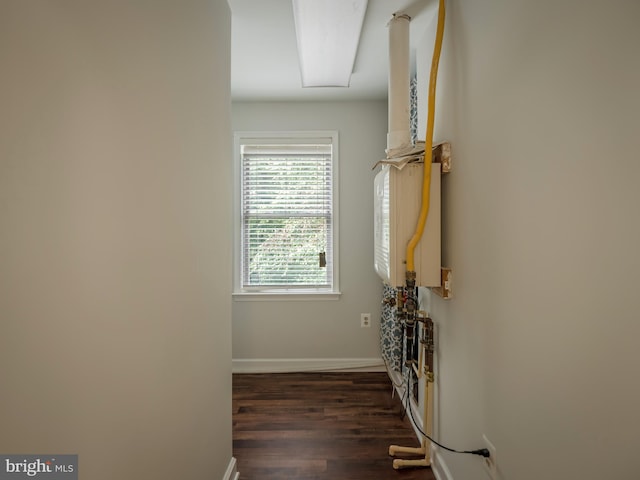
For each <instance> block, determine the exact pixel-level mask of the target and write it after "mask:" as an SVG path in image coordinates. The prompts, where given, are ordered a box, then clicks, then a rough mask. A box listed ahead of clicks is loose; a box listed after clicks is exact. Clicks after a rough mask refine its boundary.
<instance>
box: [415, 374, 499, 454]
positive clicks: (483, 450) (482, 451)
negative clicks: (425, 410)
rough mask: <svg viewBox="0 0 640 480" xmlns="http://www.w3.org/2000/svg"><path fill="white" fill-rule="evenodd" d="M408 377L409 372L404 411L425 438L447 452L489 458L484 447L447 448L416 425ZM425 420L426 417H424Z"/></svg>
mask: <svg viewBox="0 0 640 480" xmlns="http://www.w3.org/2000/svg"><path fill="white" fill-rule="evenodd" d="M410 378H411V372H409V375H407V386H406V388H405V393H404V396H405V407H404V409H405V412H406V411H408V412H409V416H410V417H411V421H412V422H413V425H414V426H415V427H416V429H418V431H419V432H420V433H421V434H422V435H423V436H424V437H425V438H426V439H427V440H429V441H430V442H431V443H435V444H436V445H438V446H439V447H440V448H442V449H444V450H447V451H449V452H453V453H468V454H471V455H480V456H481V457H485V458H489V456H490V452H489V450H487V449H486V448H480V449H478V450H454V449H453V448H449V447H447V446H445V445H442V444H441V443H439V442H437V441H435V440H434V439H433V438H431V437H430V436H429V435H427V434H426V433H425V432H424V431H423V430H422V429H421V428H420V426H419V425H418V422H416V419H415V418H414V417H413V409H412V408H411V402H410V401H409V390H410V384H409V382H410ZM424 401H425V402H426V401H427V399H426V398H425V399H424ZM425 421H426V419H425Z"/></svg>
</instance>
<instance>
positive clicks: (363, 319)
mask: <svg viewBox="0 0 640 480" xmlns="http://www.w3.org/2000/svg"><path fill="white" fill-rule="evenodd" d="M360 326H361V327H362V328H369V327H370V326H371V314H370V313H361V314H360Z"/></svg>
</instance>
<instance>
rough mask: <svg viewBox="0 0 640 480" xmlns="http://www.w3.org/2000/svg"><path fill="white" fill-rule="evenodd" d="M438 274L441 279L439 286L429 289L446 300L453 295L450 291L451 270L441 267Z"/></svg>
mask: <svg viewBox="0 0 640 480" xmlns="http://www.w3.org/2000/svg"><path fill="white" fill-rule="evenodd" d="M440 274H441V279H442V281H441V283H440V286H439V287H431V291H432V292H433V293H435V294H436V295H438V296H440V297H442V298H444V299H445V300H448V299H449V298H451V297H452V296H453V292H452V291H451V277H452V271H451V269H450V268H445V267H442V268H440Z"/></svg>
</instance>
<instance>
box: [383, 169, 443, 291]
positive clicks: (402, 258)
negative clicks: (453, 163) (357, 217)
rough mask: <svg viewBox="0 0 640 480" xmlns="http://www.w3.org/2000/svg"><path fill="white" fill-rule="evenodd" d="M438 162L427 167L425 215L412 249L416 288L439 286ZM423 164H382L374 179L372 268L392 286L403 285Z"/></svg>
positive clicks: (414, 224)
mask: <svg viewBox="0 0 640 480" xmlns="http://www.w3.org/2000/svg"><path fill="white" fill-rule="evenodd" d="M441 167H442V165H441V164H440V163H432V164H431V192H430V197H429V203H430V205H429V215H428V216H427V223H426V226H425V229H424V234H423V235H422V239H421V240H420V242H419V243H418V245H417V246H416V250H415V255H414V264H415V268H416V285H417V286H421V287H439V286H440V285H441V272H440V267H441V236H440V176H441ZM423 171H424V165H423V164H422V163H409V164H407V165H405V166H404V167H403V168H402V169H401V170H400V169H398V168H396V167H394V166H390V165H383V166H382V169H381V170H380V172H378V174H377V175H376V177H375V181H374V188H375V201H374V202H375V206H374V209H375V216H374V230H375V232H374V237H375V255H374V267H375V270H376V272H377V273H378V275H379V276H380V278H382V280H383V281H384V283H386V284H387V285H390V286H392V287H397V286H400V285H404V283H405V272H406V255H407V244H408V243H409V240H410V239H411V237H412V236H413V234H414V232H415V229H416V225H417V222H418V215H419V214H420V207H421V200H422V177H423Z"/></svg>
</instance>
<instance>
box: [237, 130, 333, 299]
mask: <svg viewBox="0 0 640 480" xmlns="http://www.w3.org/2000/svg"><path fill="white" fill-rule="evenodd" d="M260 140H261V139H255V140H254V141H252V142H248V143H244V144H241V145H240V177H241V179H240V180H241V181H240V183H241V185H240V189H241V206H240V210H241V212H240V213H241V250H242V253H241V259H240V260H241V261H240V264H241V265H240V269H241V272H240V277H241V288H242V289H243V290H244V291H249V292H250V291H263V290H275V291H289V290H303V291H314V290H315V291H331V290H332V289H333V288H334V251H333V250H334V249H333V245H334V239H333V234H334V228H333V227H334V214H333V212H334V204H333V187H334V186H333V178H334V175H333V174H334V172H333V168H334V165H333V144H332V138H330V137H329V138H313V139H308V140H306V141H303V140H302V139H295V138H294V139H291V140H290V142H291V143H287V142H282V139H280V141H279V142H278V141H277V140H275V139H270V140H267V141H261V142H260ZM262 140H265V139H262Z"/></svg>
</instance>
